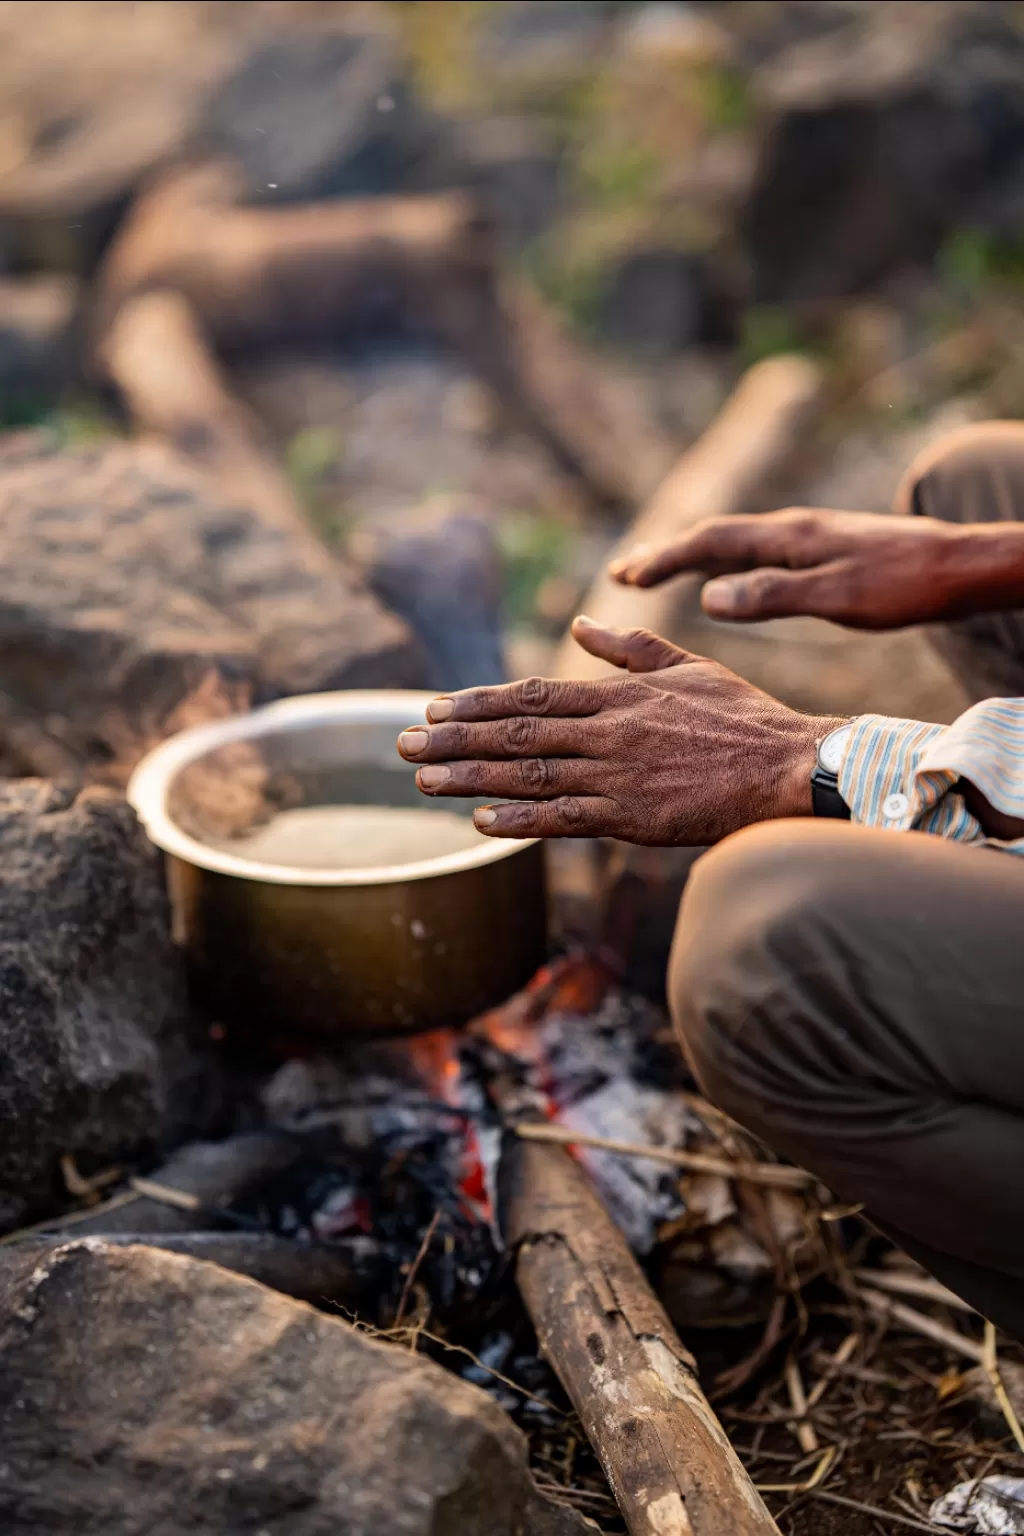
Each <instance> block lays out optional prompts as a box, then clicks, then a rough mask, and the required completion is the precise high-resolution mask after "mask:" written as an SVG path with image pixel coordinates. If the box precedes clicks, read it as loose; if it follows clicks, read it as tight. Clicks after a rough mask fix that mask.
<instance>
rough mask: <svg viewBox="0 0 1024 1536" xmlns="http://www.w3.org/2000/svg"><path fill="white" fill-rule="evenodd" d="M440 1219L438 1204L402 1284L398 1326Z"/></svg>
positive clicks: (397, 1315)
mask: <svg viewBox="0 0 1024 1536" xmlns="http://www.w3.org/2000/svg"><path fill="white" fill-rule="evenodd" d="M440 1220H441V1207H440V1206H438V1208H437V1210H436V1211H435V1212H434V1214H433V1216H432V1217H431V1218H430V1225H429V1227H428V1228H427V1230H426V1231H425V1232H424V1234H423V1241H422V1242H421V1243H420V1246H419V1251H418V1252H417V1254H416V1257H415V1258H414V1259H413V1261H412V1263H411V1264H410V1266H409V1273H408V1274H407V1275H406V1277H405V1284H404V1285H403V1286H402V1295H401V1298H400V1300H399V1303H398V1311H397V1312H396V1313H395V1322H394V1326H395V1327H396V1328H397V1327H398V1326H399V1325H400V1323H401V1321H402V1318H403V1317H404V1316H405V1307H406V1303H407V1302H408V1300H409V1296H410V1293H411V1292H412V1288H413V1285H414V1283H415V1280H416V1276H417V1274H418V1273H419V1268H420V1265H421V1264H422V1263H423V1260H424V1259H425V1258H426V1256H427V1250H428V1249H429V1247H430V1245H431V1243H432V1242H433V1240H434V1233H435V1232H436V1231H437V1224H438V1222H439V1221H440Z"/></svg>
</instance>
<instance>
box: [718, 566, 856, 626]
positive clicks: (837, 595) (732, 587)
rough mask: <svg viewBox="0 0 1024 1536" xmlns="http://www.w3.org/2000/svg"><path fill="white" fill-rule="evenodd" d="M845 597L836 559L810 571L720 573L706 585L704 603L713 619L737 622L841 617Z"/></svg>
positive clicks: (842, 579)
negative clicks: (798, 617) (808, 616)
mask: <svg viewBox="0 0 1024 1536" xmlns="http://www.w3.org/2000/svg"><path fill="white" fill-rule="evenodd" d="M844 596H845V582H844V578H843V575H842V574H841V572H840V570H839V568H838V562H836V563H835V564H832V565H820V566H816V567H815V568H814V569H813V570H809V571H775V570H762V571H750V572H748V573H747V574H746V575H742V576H720V577H718V579H717V580H715V581H709V582H708V583H707V585H706V586H705V588H704V590H703V592H702V594H701V606H702V607H703V609H704V612H705V613H708V614H710V615H711V617H712V618H713V619H730V620H732V621H733V622H734V623H750V622H751V621H752V620H756V619H784V618H789V617H790V616H792V615H793V614H800V613H802V614H814V615H816V616H817V617H818V618H822V619H837V618H842V617H843V615H844Z"/></svg>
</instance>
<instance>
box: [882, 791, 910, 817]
mask: <svg viewBox="0 0 1024 1536" xmlns="http://www.w3.org/2000/svg"><path fill="white" fill-rule="evenodd" d="M909 810H910V801H909V800H908V799H907V797H906V795H888V796H887V797H886V799H885V802H884V804H883V806H882V815H883V816H884V817H885V819H886V821H899V820H900V818H901V817H902V816H905V815H906V814H907V812H908V811H909Z"/></svg>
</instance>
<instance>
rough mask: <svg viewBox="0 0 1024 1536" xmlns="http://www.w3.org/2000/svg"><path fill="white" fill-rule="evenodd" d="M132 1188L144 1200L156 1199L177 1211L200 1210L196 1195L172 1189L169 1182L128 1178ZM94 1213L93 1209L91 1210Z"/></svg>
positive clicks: (201, 1206)
mask: <svg viewBox="0 0 1024 1536" xmlns="http://www.w3.org/2000/svg"><path fill="white" fill-rule="evenodd" d="M128 1183H129V1184H130V1185H131V1187H132V1190H133V1191H134V1192H135V1194H137V1195H142V1196H143V1197H144V1199H146V1200H156V1201H157V1202H158V1203H159V1204H160V1205H173V1206H175V1207H176V1208H177V1209H178V1210H179V1211H201V1210H202V1209H203V1202H202V1201H201V1200H200V1199H199V1196H198V1195H190V1194H189V1193H188V1191H187V1190H184V1189H174V1188H172V1186H171V1185H170V1184H157V1183H155V1182H154V1180H153V1179H140V1178H137V1177H136V1178H131V1179H129V1180H128ZM93 1214H95V1209H94V1211H93Z"/></svg>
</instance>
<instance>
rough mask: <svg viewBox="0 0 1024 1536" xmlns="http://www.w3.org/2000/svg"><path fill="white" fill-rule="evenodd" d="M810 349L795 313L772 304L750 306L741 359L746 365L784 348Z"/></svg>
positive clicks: (783, 350)
mask: <svg viewBox="0 0 1024 1536" xmlns="http://www.w3.org/2000/svg"><path fill="white" fill-rule="evenodd" d="M800 351H806V341H805V338H804V337H803V336H802V335H801V333H800V329H799V327H798V326H797V324H796V322H795V321H794V319H793V317H792V316H791V315H790V314H788V313H787V311H786V310H784V309H777V308H774V307H771V306H768V305H760V306H755V307H754V308H752V309H748V310H747V312H746V314H745V315H744V317H743V330H742V335H741V337H740V360H741V362H742V364H743V366H744V367H745V368H749V367H750V365H751V364H752V363H757V362H760V360H761V358H763V357H774V356H776V355H777V354H778V353H780V352H800Z"/></svg>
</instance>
